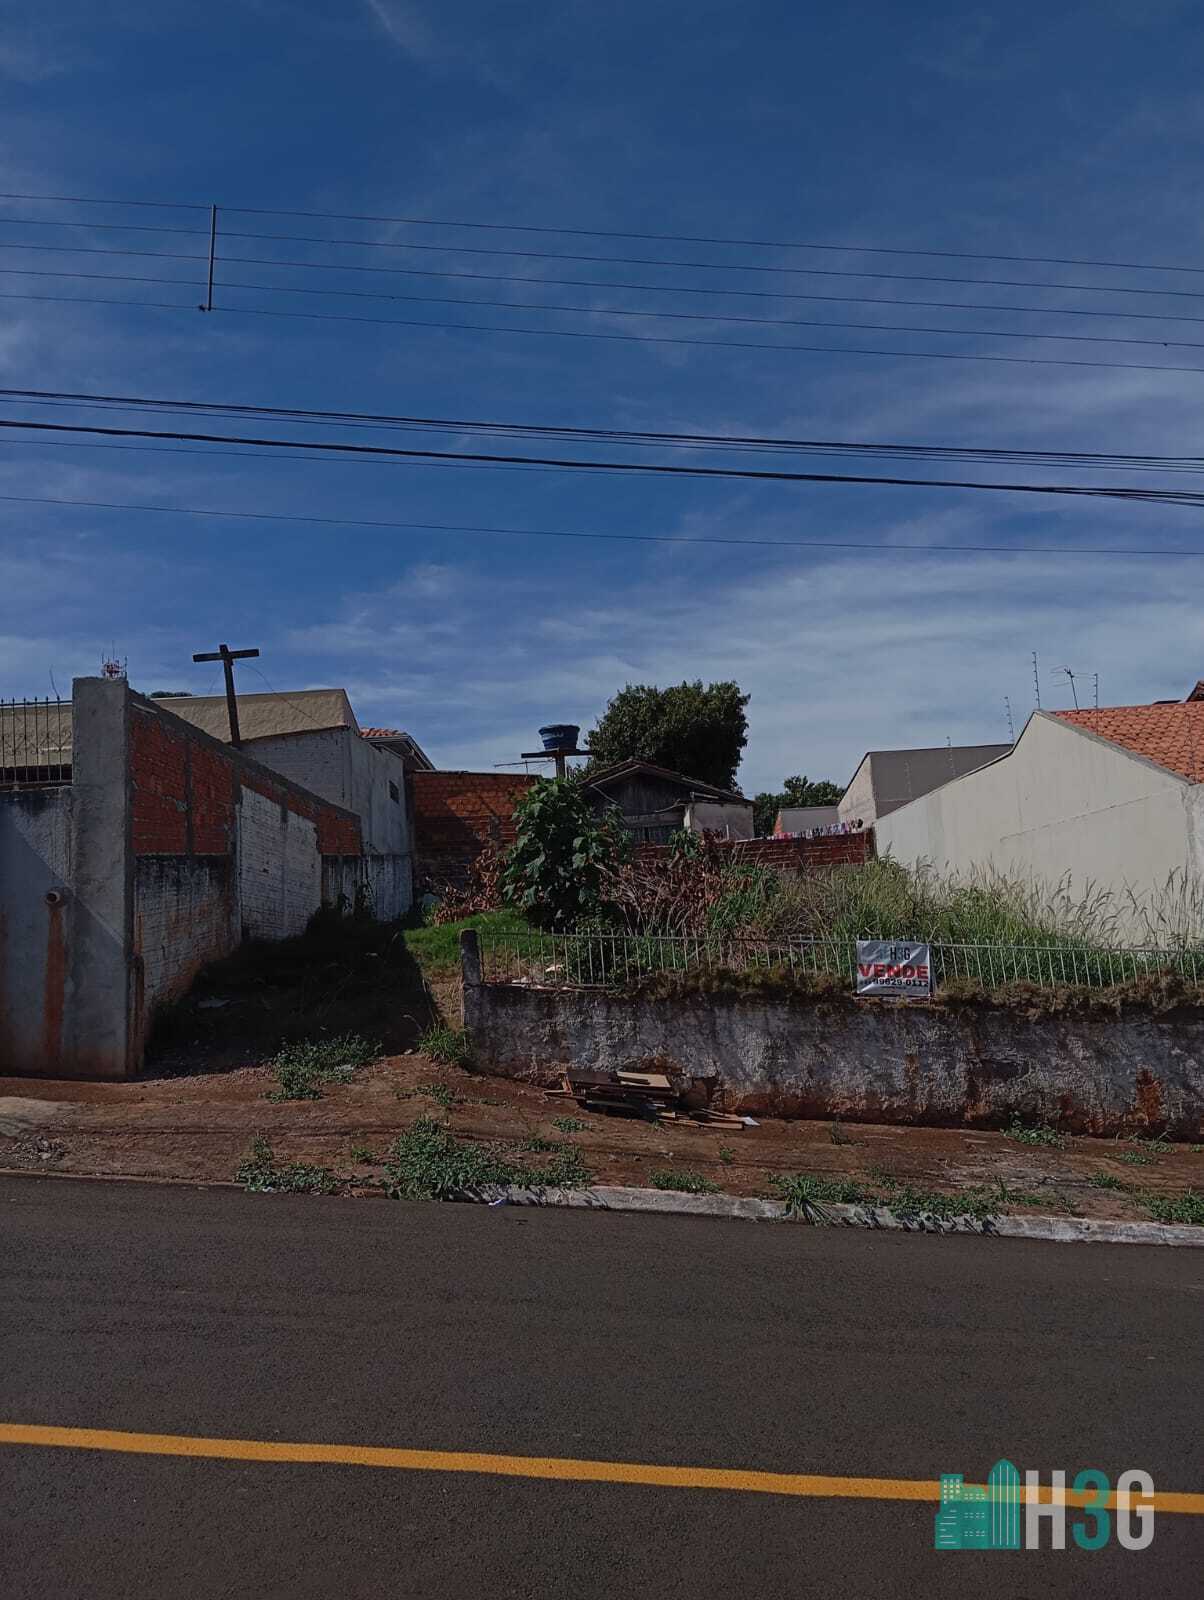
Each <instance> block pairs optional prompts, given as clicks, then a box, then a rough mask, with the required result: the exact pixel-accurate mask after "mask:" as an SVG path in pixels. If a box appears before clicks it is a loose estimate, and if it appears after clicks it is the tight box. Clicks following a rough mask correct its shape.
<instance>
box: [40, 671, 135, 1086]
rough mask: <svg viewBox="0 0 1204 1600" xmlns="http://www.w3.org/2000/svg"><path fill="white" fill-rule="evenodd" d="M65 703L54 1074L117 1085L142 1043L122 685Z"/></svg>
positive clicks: (100, 687) (89, 683)
mask: <svg viewBox="0 0 1204 1600" xmlns="http://www.w3.org/2000/svg"><path fill="white" fill-rule="evenodd" d="M71 693H72V729H73V733H72V763H71V766H72V791H73V801H72V849H71V890H70V903H69V907H68V909H69V918H68V933H67V940H66V963H65V964H66V973H65V989H64V997H63V1024H62V1059H61V1065H60V1067H59V1070H60V1071H61V1072H62V1073H63V1074H64V1076H67V1077H89V1078H92V1077H95V1078H124V1077H126V1076H127V1075H128V1073H129V1072H130V1071H132V1070H133V1069H134V1068H135V1067H136V1066H137V1062H136V1061H135V1060H134V1059H133V1055H134V1052H135V1049H136V1047H137V1045H138V1043H139V1042H140V1038H141V1025H140V1022H139V1020H138V1019H139V1017H140V1012H141V996H140V994H139V993H138V990H139V989H140V984H138V983H137V982H135V981H132V980H133V979H134V977H135V974H134V973H133V971H132V960H131V956H132V950H133V917H134V856H133V849H132V845H131V838H130V762H129V742H130V740H129V729H130V696H129V689H128V686H127V685H126V683H125V681H124V679H110V678H76V679H75V681H74V683H73V684H72V686H71ZM47 1070H48V1071H53V1070H54V1068H53V1067H52V1066H48V1068H47Z"/></svg>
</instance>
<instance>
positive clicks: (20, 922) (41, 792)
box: [0, 788, 74, 1075]
mask: <svg viewBox="0 0 1204 1600" xmlns="http://www.w3.org/2000/svg"><path fill="white" fill-rule="evenodd" d="M73 799H74V795H73V793H72V791H71V790H70V789H69V788H47V789H18V790H16V791H14V792H10V793H7V794H4V795H3V796H0V1075H2V1074H7V1073H23V1072H34V1071H36V1070H37V1069H38V1065H39V1063H40V1062H42V1061H43V1060H45V1059H46V1057H47V1055H48V1054H57V1053H58V1051H59V1050H60V1049H61V1047H62V1039H61V1031H62V1017H63V1005H64V998H65V986H66V968H65V961H64V953H65V944H64V939H65V931H66V928H65V924H66V921H67V920H69V919H70V917H71V915H72V912H71V909H70V908H69V907H68V906H67V904H66V901H65V897H66V894H67V890H68V885H69V884H70V882H71V876H72V874H71V842H72V834H71V806H72V801H73Z"/></svg>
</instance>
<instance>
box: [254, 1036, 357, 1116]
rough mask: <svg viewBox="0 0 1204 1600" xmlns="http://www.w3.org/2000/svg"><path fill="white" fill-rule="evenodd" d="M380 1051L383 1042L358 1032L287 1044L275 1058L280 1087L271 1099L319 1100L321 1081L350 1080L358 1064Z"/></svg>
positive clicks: (273, 1066)
mask: <svg viewBox="0 0 1204 1600" xmlns="http://www.w3.org/2000/svg"><path fill="white" fill-rule="evenodd" d="M379 1055H380V1046H379V1045H378V1044H370V1043H369V1042H368V1040H367V1039H361V1038H360V1036H359V1034H358V1033H342V1034H339V1035H338V1036H337V1037H336V1038H333V1039H302V1040H301V1041H300V1042H298V1043H296V1044H286V1045H285V1046H283V1048H282V1049H280V1050H278V1051H277V1052H276V1054H275V1056H274V1057H273V1058H272V1063H271V1065H272V1071H273V1072H274V1073H275V1074H276V1082H277V1083H278V1084H279V1088H277V1089H274V1090H273V1091H272V1092H271V1093H270V1094H269V1095H268V1099H269V1100H320V1099H321V1098H322V1090H321V1085H322V1084H324V1083H347V1082H348V1081H349V1080H350V1078H351V1075H352V1073H353V1072H354V1071H355V1069H356V1068H357V1067H362V1066H365V1065H366V1064H367V1063H368V1062H369V1061H375V1060H376V1058H377V1056H379Z"/></svg>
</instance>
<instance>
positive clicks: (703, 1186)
mask: <svg viewBox="0 0 1204 1600" xmlns="http://www.w3.org/2000/svg"><path fill="white" fill-rule="evenodd" d="M648 1181H649V1183H650V1184H651V1185H652V1187H653V1188H654V1189H675V1190H677V1191H678V1192H679V1193H681V1194H718V1193H719V1185H718V1184H717V1183H713V1182H712V1181H711V1179H710V1178H707V1177H704V1176H703V1174H702V1173H701V1172H691V1171H690V1170H689V1169H688V1168H687V1167H662V1168H661V1169H660V1170H659V1171H657V1172H653V1173H651V1174H650V1176H649V1179H648Z"/></svg>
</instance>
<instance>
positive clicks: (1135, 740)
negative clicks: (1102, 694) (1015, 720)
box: [1050, 700, 1204, 783]
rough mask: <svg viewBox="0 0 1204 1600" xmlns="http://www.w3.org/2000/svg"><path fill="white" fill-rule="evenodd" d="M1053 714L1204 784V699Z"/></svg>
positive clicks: (1182, 776)
mask: <svg viewBox="0 0 1204 1600" xmlns="http://www.w3.org/2000/svg"><path fill="white" fill-rule="evenodd" d="M1050 715H1051V716H1054V717H1057V718H1058V719H1059V720H1060V721H1062V722H1071V723H1073V724H1074V725H1075V727H1077V728H1084V729H1086V731H1087V732H1088V733H1094V734H1095V735H1096V736H1097V737H1098V738H1100V739H1107V740H1108V742H1109V743H1110V744H1116V745H1120V746H1121V748H1122V749H1124V750H1131V751H1132V752H1133V754H1134V755H1138V756H1144V757H1145V759H1146V760H1147V761H1153V762H1156V763H1157V765H1158V766H1160V767H1165V768H1166V769H1167V771H1168V772H1174V773H1176V774H1177V775H1178V776H1179V777H1180V778H1186V779H1187V781H1188V783H1204V701H1199V700H1190V701H1186V702H1177V703H1175V704H1172V705H1153V706H1105V707H1103V708H1101V709H1100V710H1099V711H1053V712H1050Z"/></svg>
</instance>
